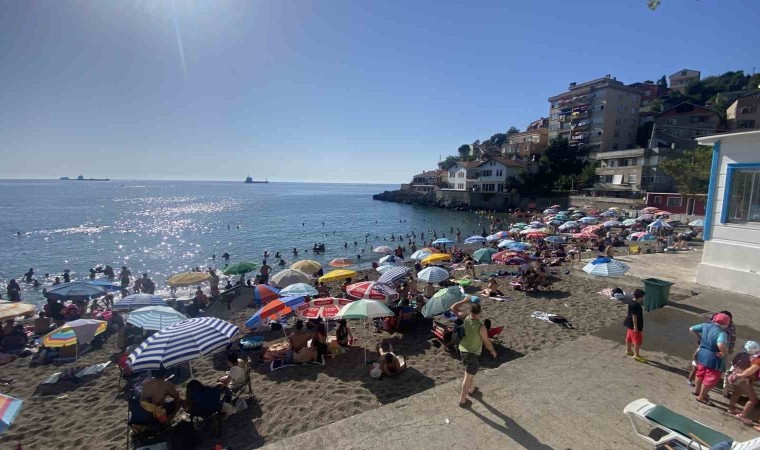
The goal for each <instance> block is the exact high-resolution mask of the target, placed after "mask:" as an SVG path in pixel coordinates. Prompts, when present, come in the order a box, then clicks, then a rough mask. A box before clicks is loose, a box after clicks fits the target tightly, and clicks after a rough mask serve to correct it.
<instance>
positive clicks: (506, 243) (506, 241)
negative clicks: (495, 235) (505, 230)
mask: <svg viewBox="0 0 760 450" xmlns="http://www.w3.org/2000/svg"><path fill="white" fill-rule="evenodd" d="M515 242H517V241H515V240H513V239H504V240H503V241H501V242H499V248H504V247H507V246H508V245H509V244H512V243H515Z"/></svg>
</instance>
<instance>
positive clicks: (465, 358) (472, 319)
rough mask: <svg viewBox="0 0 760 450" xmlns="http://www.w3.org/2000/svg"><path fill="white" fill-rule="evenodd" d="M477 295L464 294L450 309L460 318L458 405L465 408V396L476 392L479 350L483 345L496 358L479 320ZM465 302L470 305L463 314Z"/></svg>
mask: <svg viewBox="0 0 760 450" xmlns="http://www.w3.org/2000/svg"><path fill="white" fill-rule="evenodd" d="M478 302H479V299H478V297H475V296H469V295H468V296H466V297H465V298H464V299H463V300H460V301H458V302H457V303H455V304H454V305H452V306H451V311H452V312H453V313H454V314H456V315H457V317H458V318H459V319H460V320H462V322H463V325H462V326H461V328H462V331H463V334H464V335H463V336H462V335H461V334H460V336H461V339H460V341H459V351H460V352H461V353H462V364H463V365H464V379H463V380H462V392H461V394H460V396H459V406H460V407H462V408H465V407H467V406H468V405H469V403H468V400H467V396H468V395H475V394H476V393H477V392H478V388H477V386H475V374H477V373H478V368H479V367H480V352H481V351H482V350H483V346H485V347H486V348H487V349H488V351H489V352H491V356H493V357H494V358H496V350H495V349H494V347H493V344H492V343H491V340H490V339H489V338H488V330H486V327H485V326H483V324H482V323H481V322H480V313H481V307H480V303H478ZM465 304H469V305H470V312H469V314H465V313H464V312H463V311H462V310H461V307H462V306H464V305H465Z"/></svg>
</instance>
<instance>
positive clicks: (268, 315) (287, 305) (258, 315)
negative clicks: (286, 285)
mask: <svg viewBox="0 0 760 450" xmlns="http://www.w3.org/2000/svg"><path fill="white" fill-rule="evenodd" d="M305 300H306V299H305V298H304V297H303V296H302V295H292V296H289V297H282V298H278V299H275V300H272V301H270V302H269V303H267V304H266V305H264V306H262V307H261V309H259V310H258V311H256V312H255V313H254V314H253V315H252V316H251V317H249V318H248V320H246V322H245V326H246V328H249V329H255V328H256V327H258V326H259V324H261V322H262V321H263V320H267V319H270V320H272V319H275V320H278V321H279V320H280V317H282V316H286V315H288V314H290V313H292V312H293V308H296V307H297V306H299V305H301V304H302V303H304V301H305Z"/></svg>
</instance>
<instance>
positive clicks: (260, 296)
mask: <svg viewBox="0 0 760 450" xmlns="http://www.w3.org/2000/svg"><path fill="white" fill-rule="evenodd" d="M279 297H280V290H279V289H277V288H276V287H274V286H269V285H268V284H257V285H255V286H254V287H253V303H254V304H258V305H261V304H264V303H268V302H271V301H272V300H277V299H278V298H279Z"/></svg>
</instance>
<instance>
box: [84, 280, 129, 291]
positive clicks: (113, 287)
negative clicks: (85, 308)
mask: <svg viewBox="0 0 760 450" xmlns="http://www.w3.org/2000/svg"><path fill="white" fill-rule="evenodd" d="M85 283H87V284H91V285H93V286H97V287H99V288H103V289H105V291H106V292H118V291H120V290H121V286H119V285H118V284H114V283H112V282H110V281H107V280H91V281H85Z"/></svg>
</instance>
